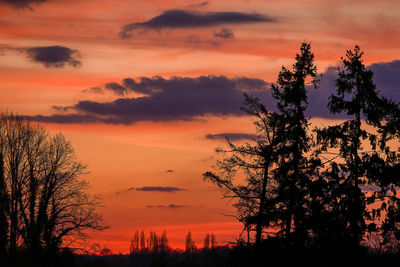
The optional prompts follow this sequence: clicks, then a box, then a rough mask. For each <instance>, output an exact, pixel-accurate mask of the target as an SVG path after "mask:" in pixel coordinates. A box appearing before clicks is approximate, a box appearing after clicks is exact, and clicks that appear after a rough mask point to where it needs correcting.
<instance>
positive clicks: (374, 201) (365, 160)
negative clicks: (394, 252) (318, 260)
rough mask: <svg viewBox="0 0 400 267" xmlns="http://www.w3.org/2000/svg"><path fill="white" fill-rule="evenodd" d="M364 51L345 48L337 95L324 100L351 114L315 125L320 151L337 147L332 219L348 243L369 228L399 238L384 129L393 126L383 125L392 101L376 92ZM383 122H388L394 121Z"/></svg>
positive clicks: (392, 162)
mask: <svg viewBox="0 0 400 267" xmlns="http://www.w3.org/2000/svg"><path fill="white" fill-rule="evenodd" d="M362 56H363V52H362V51H361V49H360V47H359V46H355V48H354V49H353V50H348V51H347V53H346V58H344V59H342V61H343V70H339V77H338V79H337V80H336V86H337V92H336V95H332V96H331V97H330V101H329V105H328V107H329V110H330V112H331V113H334V114H335V113H341V112H345V113H346V115H348V116H350V119H349V120H346V121H345V122H343V123H341V124H339V125H335V126H331V127H327V128H324V129H318V130H317V133H318V143H319V144H320V145H321V151H326V150H327V149H328V148H336V149H338V150H339V152H338V156H339V157H340V159H341V160H340V161H338V162H334V163H333V164H332V165H331V167H330V168H329V174H330V176H327V178H329V179H331V181H333V182H334V183H336V184H337V185H336V188H337V191H336V192H337V193H336V194H337V196H340V198H338V199H336V200H335V201H334V202H335V206H336V207H337V212H336V216H332V219H333V220H336V221H337V222H341V224H342V226H340V227H339V228H341V230H340V231H342V234H343V235H344V236H343V238H344V239H345V240H346V242H347V243H348V244H351V245H352V246H359V245H360V243H361V241H362V240H363V236H364V234H365V232H366V231H367V230H368V231H378V232H379V233H381V234H382V237H383V240H382V241H383V243H387V242H388V241H387V239H388V237H389V236H393V234H397V233H399V235H398V237H399V238H400V232H399V231H398V227H399V223H400V212H399V211H400V210H399V208H400V201H399V198H398V197H397V189H396V186H398V185H399V184H400V179H399V178H400V172H399V171H400V169H399V162H400V161H399V159H400V157H399V153H397V152H396V151H393V150H392V149H391V148H390V146H389V145H388V144H387V141H388V139H387V134H388V133H389V132H394V131H395V130H394V129H395V127H392V128H390V127H388V128H385V129H384V128H382V127H383V125H384V124H385V121H384V119H385V118H387V116H388V113H387V112H388V110H390V109H392V110H393V107H395V106H394V105H393V103H391V102H390V101H388V100H387V99H385V98H382V97H380V96H379V95H378V91H377V89H376V86H375V84H374V83H373V80H372V77H373V73H372V72H371V71H369V70H367V69H366V68H365V66H364V64H363V60H362ZM386 122H388V123H387V124H386V126H387V125H388V124H390V123H392V126H393V125H394V124H393V122H392V121H390V120H386ZM372 129H374V130H372ZM339 186H340V188H339ZM331 199H332V198H331ZM329 204H330V206H331V207H333V205H332V202H331V203H329ZM331 215H333V213H331Z"/></svg>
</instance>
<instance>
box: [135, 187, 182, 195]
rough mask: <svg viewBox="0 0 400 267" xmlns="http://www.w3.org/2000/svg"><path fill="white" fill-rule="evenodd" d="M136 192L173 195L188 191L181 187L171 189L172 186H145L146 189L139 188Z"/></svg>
mask: <svg viewBox="0 0 400 267" xmlns="http://www.w3.org/2000/svg"><path fill="white" fill-rule="evenodd" d="M136 191H144V192H166V193H173V192H177V191H186V189H183V188H179V187H170V186H144V187H137V188H136Z"/></svg>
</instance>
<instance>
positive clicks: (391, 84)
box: [26, 60, 400, 139]
mask: <svg viewBox="0 0 400 267" xmlns="http://www.w3.org/2000/svg"><path fill="white" fill-rule="evenodd" d="M368 68H369V69H370V70H372V71H373V72H374V77H373V79H374V81H375V83H376V85H377V88H378V89H379V91H380V93H381V94H382V95H383V96H385V97H387V98H389V99H392V100H393V101H395V102H398V101H399V100H400V90H398V85H399V84H400V61H398V60H397V61H393V62H388V63H377V64H373V65H371V66H369V67H368ZM336 78H337V68H335V67H332V68H329V69H327V71H326V72H325V73H323V76H322V79H321V82H320V87H319V88H318V89H313V88H308V102H309V105H308V108H307V110H306V113H307V115H309V116H313V117H325V118H332V117H333V116H332V114H330V113H329V110H328V108H327V104H328V99H329V96H330V95H331V94H333V93H334V92H335V90H336V89H335V79H336ZM269 88H270V87H269V84H268V83H266V82H265V81H263V80H261V79H254V78H243V77H242V78H228V77H224V76H200V77H197V78H188V77H172V78H170V79H164V78H162V77H152V78H141V79H136V80H135V79H132V78H127V79H124V80H123V81H122V83H114V82H113V83H109V84H108V85H106V86H105V88H103V89H102V90H107V91H111V92H114V93H115V95H116V96H118V98H117V99H116V100H115V101H112V102H106V103H103V102H96V101H90V100H86V101H80V102H78V103H76V104H75V105H72V106H68V107H66V108H65V109H63V107H58V108H57V111H58V112H60V110H61V111H64V113H60V114H54V115H50V116H43V115H37V116H30V117H29V116H28V117H26V118H27V119H30V120H34V121H41V122H48V123H109V124H132V123H136V122H139V121H153V122H157V121H185V120H186V121H188V120H196V119H198V118H199V117H201V116H205V115H214V116H226V115H233V116H240V115H243V113H242V112H241V110H240V107H241V106H242V104H243V92H244V91H246V92H248V93H250V94H252V95H255V96H257V97H258V98H260V100H261V102H262V103H264V104H265V105H266V107H267V109H270V110H273V108H274V107H275V106H276V104H275V100H274V99H273V98H272V96H271V94H270V90H269ZM129 92H136V93H141V94H143V95H144V96H141V97H137V98H131V97H128V96H126V94H127V93H129ZM122 94H124V95H122ZM344 116H345V114H339V115H335V116H334V117H335V118H344ZM231 137H232V136H231ZM206 138H208V139H210V138H219V136H216V135H210V136H208V137H206Z"/></svg>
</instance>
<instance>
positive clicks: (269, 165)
mask: <svg viewBox="0 0 400 267" xmlns="http://www.w3.org/2000/svg"><path fill="white" fill-rule="evenodd" d="M313 61H314V55H313V53H312V52H311V46H310V44H308V43H303V44H302V45H301V48H300V53H299V54H297V55H296V63H295V64H294V65H293V70H289V69H287V68H285V67H283V68H282V70H281V72H280V73H279V76H278V81H277V83H276V84H274V85H273V86H272V89H273V96H274V97H275V99H276V100H277V111H276V112H270V111H267V108H266V107H265V106H264V105H263V104H261V103H260V102H259V100H258V99H257V98H253V97H250V96H248V95H246V94H245V106H244V108H243V110H244V111H245V112H246V113H247V114H248V115H250V116H252V117H253V118H255V126H256V129H257V136H256V138H255V139H254V142H253V143H252V144H250V143H246V144H245V145H240V146H236V145H234V144H233V143H231V142H230V141H229V140H228V146H229V149H227V150H218V151H219V152H223V153H226V154H228V156H227V157H226V158H224V159H223V160H221V161H218V162H217V164H216V169H217V171H218V172H219V173H217V174H215V173H213V172H206V173H205V174H203V176H204V178H205V179H206V180H209V181H211V182H213V183H215V184H217V185H218V186H219V187H221V188H223V189H224V190H225V197H228V198H233V199H235V200H237V201H236V203H235V204H234V206H235V207H236V208H237V211H238V219H239V220H240V221H241V222H243V223H244V225H245V228H246V229H247V230H255V232H256V244H257V245H258V244H260V242H261V240H262V233H263V230H264V229H265V228H266V227H271V228H278V229H277V230H278V235H280V236H281V237H284V238H285V239H286V241H288V242H289V241H295V239H294V238H292V237H294V236H296V240H297V244H304V241H305V239H306V238H307V228H308V227H309V226H306V220H307V219H306V218H307V216H308V214H309V211H308V207H307V205H308V202H307V199H308V198H309V197H308V196H309V185H310V173H311V172H312V171H313V170H314V168H313V167H315V163H316V161H312V160H309V159H307V158H306V156H305V153H307V152H308V151H309V149H310V146H311V142H310V138H309V137H308V136H307V129H308V118H306V117H305V115H304V111H305V109H306V107H307V92H306V87H307V82H308V81H310V82H311V83H314V85H316V83H315V79H314V78H315V77H316V67H315V65H314V63H313ZM311 164H314V165H313V166H312V167H311ZM241 172H242V173H243V174H244V175H245V177H246V180H245V181H246V184H235V183H234V177H235V176H238V174H239V175H240V173H241ZM253 227H254V228H253Z"/></svg>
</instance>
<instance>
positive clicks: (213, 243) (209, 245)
mask: <svg viewBox="0 0 400 267" xmlns="http://www.w3.org/2000/svg"><path fill="white" fill-rule="evenodd" d="M216 247H217V240H216V238H215V235H214V234H206V237H205V238H204V245H203V248H204V249H207V250H208V249H215V248H216Z"/></svg>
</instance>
